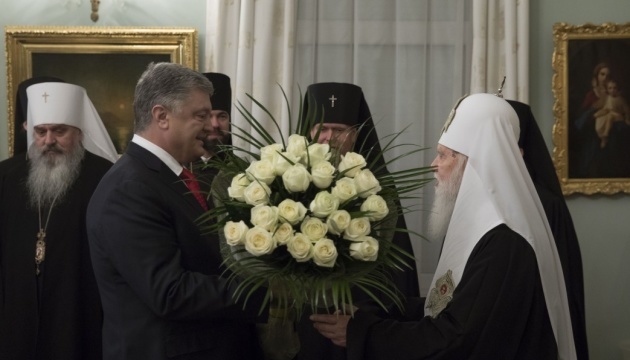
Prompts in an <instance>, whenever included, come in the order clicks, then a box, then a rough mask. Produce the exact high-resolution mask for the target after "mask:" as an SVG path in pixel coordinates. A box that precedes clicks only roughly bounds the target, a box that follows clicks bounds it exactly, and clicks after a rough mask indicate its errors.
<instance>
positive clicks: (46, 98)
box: [42, 93, 50, 103]
mask: <svg viewBox="0 0 630 360" xmlns="http://www.w3.org/2000/svg"><path fill="white" fill-rule="evenodd" d="M49 96H50V95H48V94H47V93H44V95H42V97H43V98H44V103H47V102H48V97H49Z"/></svg>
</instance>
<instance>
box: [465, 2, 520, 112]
mask: <svg viewBox="0 0 630 360" xmlns="http://www.w3.org/2000/svg"><path fill="white" fill-rule="evenodd" d="M472 12H473V38H474V39H473V50H472V77H471V88H470V92H471V93H479V92H489V93H496V92H497V90H498V88H499V87H500V85H501V82H502V81H503V77H504V76H505V77H506V81H505V86H504V87H503V95H504V97H505V98H506V99H513V100H518V101H521V102H524V103H527V102H528V101H529V1H528V0H473V10H472Z"/></svg>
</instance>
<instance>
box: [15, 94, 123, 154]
mask: <svg viewBox="0 0 630 360" xmlns="http://www.w3.org/2000/svg"><path fill="white" fill-rule="evenodd" d="M26 94H27V96H28V110H27V116H26V126H27V128H26V132H27V141H28V147H29V148H30V147H31V144H32V143H33V127H34V126H37V125H41V124H65V125H71V126H74V127H77V128H79V129H81V131H82V132H83V146H84V147H85V149H86V150H88V151H89V152H91V153H93V154H95V155H98V156H100V157H102V158H105V159H107V160H109V161H111V162H116V160H118V154H117V152H116V148H115V147H114V143H113V142H112V139H111V138H110V137H109V134H108V133H107V130H106V129H105V126H104V125H103V121H102V120H101V117H100V116H99V115H98V112H97V111H96V108H94V104H92V101H91V100H90V98H89V97H88V96H87V93H86V91H85V89H84V88H82V87H80V86H77V85H73V84H67V83H60V82H46V83H39V84H34V85H31V86H29V87H28V88H26Z"/></svg>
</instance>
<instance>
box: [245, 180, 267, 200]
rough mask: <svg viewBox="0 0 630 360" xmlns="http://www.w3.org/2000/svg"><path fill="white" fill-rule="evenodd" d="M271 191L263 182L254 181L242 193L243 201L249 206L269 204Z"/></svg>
mask: <svg viewBox="0 0 630 360" xmlns="http://www.w3.org/2000/svg"><path fill="white" fill-rule="evenodd" d="M269 195H271V189H269V186H267V184H265V183H264V182H258V181H254V182H252V183H251V184H249V185H247V187H246V188H245V191H244V192H243V199H244V200H245V202H246V203H248V204H250V205H254V206H255V205H259V204H266V203H268V202H269Z"/></svg>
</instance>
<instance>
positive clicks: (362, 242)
mask: <svg viewBox="0 0 630 360" xmlns="http://www.w3.org/2000/svg"><path fill="white" fill-rule="evenodd" d="M358 240H359V241H355V242H353V243H352V244H350V256H352V257H353V258H355V259H357V260H361V261H376V259H377V258H378V241H376V239H374V238H373V237H371V236H363V237H361V238H359V239H358Z"/></svg>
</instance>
